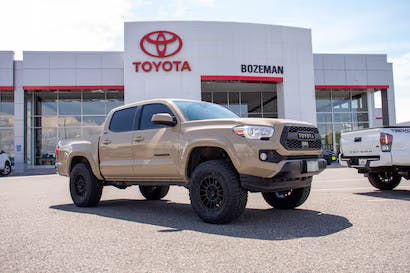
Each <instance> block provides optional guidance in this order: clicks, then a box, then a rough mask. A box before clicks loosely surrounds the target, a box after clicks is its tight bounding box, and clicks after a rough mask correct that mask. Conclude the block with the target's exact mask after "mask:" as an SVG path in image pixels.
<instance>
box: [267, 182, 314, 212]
mask: <svg viewBox="0 0 410 273" xmlns="http://www.w3.org/2000/svg"><path fill="white" fill-rule="evenodd" d="M309 194H310V186H309V187H305V188H300V189H290V190H286V191H278V192H263V193H262V196H263V198H264V199H265V201H266V203H268V204H269V205H271V206H272V207H274V208H275V209H294V208H296V207H299V206H300V205H302V204H303V203H305V201H306V199H307V198H308V196H309Z"/></svg>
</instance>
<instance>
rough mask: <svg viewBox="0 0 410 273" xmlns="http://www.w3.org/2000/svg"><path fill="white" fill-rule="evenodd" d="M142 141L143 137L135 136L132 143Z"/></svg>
mask: <svg viewBox="0 0 410 273" xmlns="http://www.w3.org/2000/svg"><path fill="white" fill-rule="evenodd" d="M143 140H144V137H143V136H136V137H134V141H135V142H140V141H143Z"/></svg>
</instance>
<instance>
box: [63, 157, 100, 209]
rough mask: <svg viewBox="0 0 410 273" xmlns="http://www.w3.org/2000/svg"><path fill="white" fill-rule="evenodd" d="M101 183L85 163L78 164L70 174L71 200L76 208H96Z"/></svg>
mask: <svg viewBox="0 0 410 273" xmlns="http://www.w3.org/2000/svg"><path fill="white" fill-rule="evenodd" d="M102 189H103V183H102V182H101V181H100V180H98V179H97V178H96V177H95V176H94V174H93V172H92V171H91V169H90V167H89V166H88V164H86V163H78V164H77V165H75V166H74V167H73V169H72V171H71V173H70V194H71V199H73V202H74V204H75V205H76V206H78V207H92V206H97V205H98V203H99V202H100V199H101V194H102Z"/></svg>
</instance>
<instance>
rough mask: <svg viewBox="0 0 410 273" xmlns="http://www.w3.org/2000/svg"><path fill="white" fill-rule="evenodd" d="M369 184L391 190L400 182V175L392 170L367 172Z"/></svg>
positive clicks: (380, 188)
mask: <svg viewBox="0 0 410 273" xmlns="http://www.w3.org/2000/svg"><path fill="white" fill-rule="evenodd" d="M367 178H368V179H369V182H370V184H372V186H373V187H375V188H377V189H379V190H392V189H394V188H395V187H397V186H398V185H399V184H400V181H401V176H400V175H398V174H396V173H394V172H383V173H369V176H368V177H367Z"/></svg>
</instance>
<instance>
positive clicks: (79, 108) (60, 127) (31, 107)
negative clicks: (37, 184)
mask: <svg viewBox="0 0 410 273" xmlns="http://www.w3.org/2000/svg"><path fill="white" fill-rule="evenodd" d="M25 101H26V106H25V108H26V126H27V133H26V147H27V149H26V162H27V163H28V164H30V165H53V164H54V163H55V146H56V145H57V142H58V140H62V139H68V138H79V137H84V138H93V137H95V136H98V135H99V134H100V133H101V131H102V127H103V124H104V121H105V117H106V115H107V114H108V113H109V112H110V111H111V109H113V108H115V107H117V106H120V105H123V104H124V94H123V92H122V91H120V90H92V91H90V90H86V91H52V92H50V91H47V92H46V91H33V92H27V93H26V94H25ZM13 138H14V136H13Z"/></svg>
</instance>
